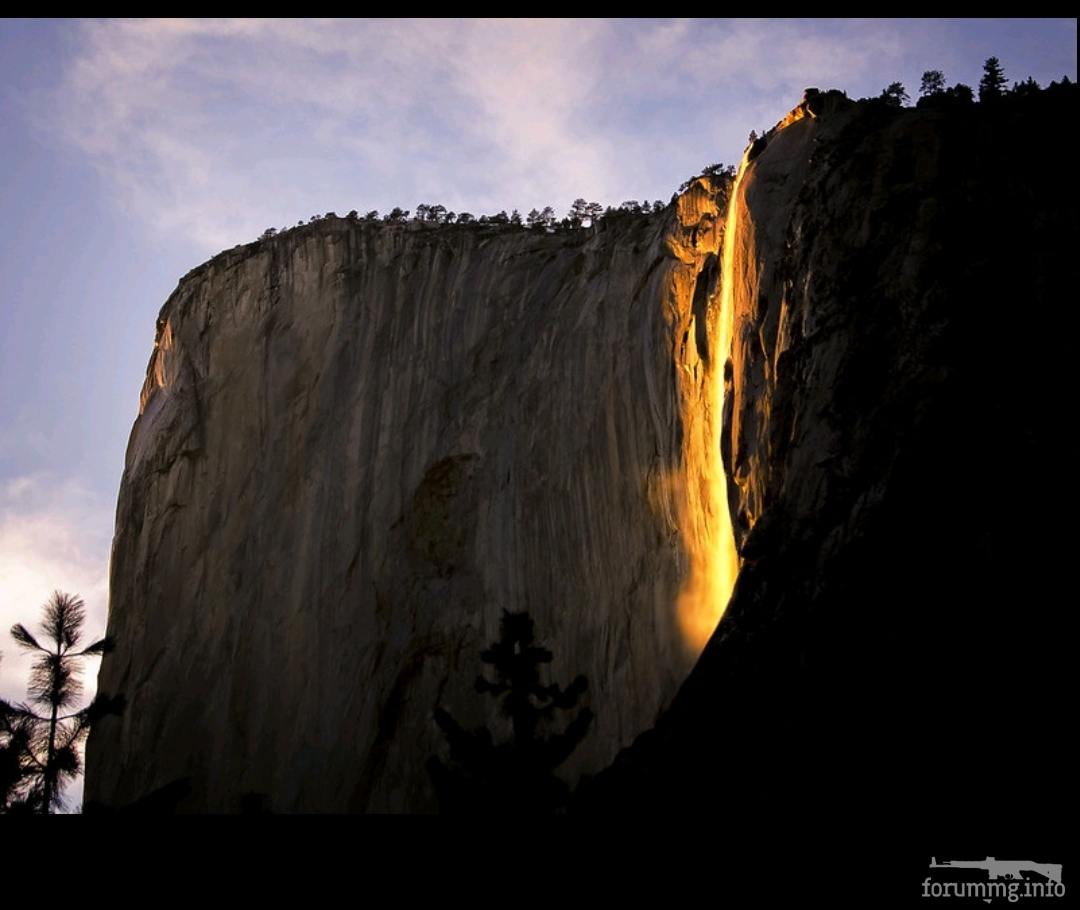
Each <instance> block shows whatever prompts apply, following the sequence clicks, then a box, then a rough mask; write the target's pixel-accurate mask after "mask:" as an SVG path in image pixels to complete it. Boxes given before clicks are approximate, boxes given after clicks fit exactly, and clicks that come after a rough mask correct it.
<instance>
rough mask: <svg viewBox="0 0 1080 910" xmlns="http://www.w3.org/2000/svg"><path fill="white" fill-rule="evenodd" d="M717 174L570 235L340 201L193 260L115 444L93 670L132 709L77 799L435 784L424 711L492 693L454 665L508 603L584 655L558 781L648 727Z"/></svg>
mask: <svg viewBox="0 0 1080 910" xmlns="http://www.w3.org/2000/svg"><path fill="white" fill-rule="evenodd" d="M727 186H728V184H727V182H725V181H722V180H717V181H713V180H711V179H708V178H703V179H699V180H698V181H696V182H695V183H694V185H693V186H692V187H691V188H690V189H689V190H688V191H687V192H685V193H684V194H682V195H681V196H680V198H679V199H678V200H677V202H676V203H674V204H672V205H670V206H668V208H667V209H666V210H665V211H664V212H663V213H661V214H656V215H653V216H651V217H640V216H638V217H630V216H627V217H613V218H609V219H605V221H604V222H603V223H602V224H600V225H598V226H597V227H596V228H588V229H581V230H577V231H573V232H559V233H545V232H536V231H526V230H521V229H502V230H496V229H494V228H483V227H476V226H468V227H466V226H440V227H436V226H433V225H429V224H424V223H420V222H412V223H408V224H404V223H402V224H384V223H367V222H363V221H358V220H355V219H339V218H329V217H328V218H327V219H325V220H323V221H321V222H318V223H316V224H312V225H309V226H305V227H303V228H299V229H295V230H292V231H289V232H287V233H285V234H282V235H279V236H277V237H274V238H272V239H268V240H264V241H262V242H260V243H258V244H253V245H249V246H248V247H244V248H240V249H237V250H234V251H230V252H226V253H224V254H222V255H220V256H218V257H216V258H215V259H213V260H212V261H210V262H208V263H207V264H205V265H203V266H201V267H199V268H197V269H195V270H194V271H193V272H191V273H190V274H189V275H187V276H186V277H185V278H184V279H183V280H182V281H181V282H180V284H179V286H178V287H177V289H176V291H175V292H174V293H173V295H172V296H171V297H170V299H169V300H168V302H167V303H166V304H165V306H164V308H163V309H162V311H161V315H160V318H159V320H158V330H157V341H156V344H155V349H154V353H153V356H152V357H151V360H150V364H149V368H148V371H147V377H146V383H145V386H144V388H143V392H142V396H141V404H140V413H139V416H138V419H137V420H136V422H135V426H134V428H133V430H132V433H131V439H130V443H129V446H128V451H127V458H126V464H125V470H124V477H123V482H122V485H121V491H120V497H119V503H118V507H117V516H116V533H115V540H114V545H113V556H112V567H111V603H110V614H109V629H108V631H109V634H110V635H111V636H113V637H114V638H115V640H116V641H117V643H118V647H117V649H116V651H115V652H114V653H113V654H111V655H109V656H108V657H107V658H106V659H105V660H104V662H103V665H102V669H101V675H100V685H101V686H102V688H103V689H105V690H107V691H110V692H123V693H125V694H126V695H127V698H128V703H129V706H128V709H127V711H126V712H125V714H124V716H123V717H122V718H120V719H116V720H112V719H109V720H106V721H104V722H102V723H101V724H100V725H99V726H97V727H95V729H94V731H93V734H92V736H91V740H90V742H89V744H88V755H87V784H86V795H87V800H88V801H98V802H100V803H103V804H106V805H123V804H127V803H130V802H132V801H133V800H135V799H137V798H139V797H141V796H143V795H145V794H147V793H150V792H153V791H155V790H157V789H158V788H160V787H162V786H165V785H167V784H169V783H171V782H173V781H176V780H179V779H189V780H190V794H189V796H188V797H187V798H186V799H185V801H184V802H183V803H182V804H181V806H180V808H181V809H182V810H184V811H219V812H220V811H226V812H228V811H236V810H237V809H238V808H239V806H240V802H241V799H242V798H243V796H244V795H245V794H264V795H265V797H266V803H265V804H266V805H268V806H269V808H270V809H271V810H273V811H377V812H382V811H427V810H433V809H435V808H436V806H435V803H434V801H433V799H434V798H433V791H432V788H431V783H430V781H429V779H428V775H427V772H426V770H425V762H426V761H427V759H428V758H429V757H430V756H432V755H434V754H436V753H437V752H438V751H439V750H440V748H442V746H443V742H442V738H441V734H440V733H439V731H438V729H437V728H436V726H435V724H434V723H433V721H432V712H433V709H434V707H435V706H436V704H440V705H442V706H443V707H445V708H447V709H448V710H449V711H450V712H451V713H452V714H453V715H454V716H455V717H457V718H459V719H460V720H462V721H463V722H466V723H473V724H480V723H483V722H486V723H489V724H491V723H498V722H499V719H498V718H496V717H492V716H489V714H490V712H491V710H492V709H491V707H490V705H489V704H488V703H489V702H490V699H481V698H480V697H479V696H478V695H477V694H476V693H475V691H474V690H473V682H474V680H475V677H476V675H477V673H478V671H479V669H480V662H479V653H480V651H481V649H482V648H484V647H486V646H487V645H488V644H489V643H490V642H491V641H493V640H494V639H495V638H497V637H498V622H499V618H500V616H501V612H502V611H503V610H504V609H506V610H512V611H518V610H528V611H529V612H530V613H531V615H532V616H533V618H534V619H535V621H536V627H537V632H538V635H539V636H540V638H541V639H542V640H543V641H544V643H545V644H546V645H547V646H548V647H550V648H551V650H552V651H553V653H554V656H555V662H554V664H553V665H552V667H551V670H552V674H553V676H554V677H555V678H560V679H568V678H572V677H573V676H575V675H576V674H578V673H584V674H585V675H586V676H587V678H588V682H589V690H588V696H587V697H588V699H589V700H590V704H591V708H592V710H593V711H594V712H595V715H596V719H595V721H594V725H593V728H592V730H591V732H590V734H589V736H588V737H587V738H586V740H585V742H584V743H583V744H582V746H581V747H580V748H579V749H578V750H577V752H576V753H575V755H574V756H573V758H572V760H571V761H570V762H568V763H567V765H566V766H565V773H566V774H567V776H568V778H569V779H576V778H577V777H578V776H579V775H580V774H582V773H585V772H594V771H597V770H599V769H600V768H602V767H603V766H604V765H605V764H607V763H609V762H610V761H611V759H612V758H613V756H614V755H615V754H616V752H617V750H618V749H619V748H622V747H623V746H626V745H628V744H629V743H630V741H631V740H632V738H633V737H634V736H636V735H637V734H638V733H640V732H641V731H642V730H644V729H646V728H647V727H648V726H650V725H651V724H652V723H653V722H654V721H655V719H656V717H657V715H658V713H659V711H660V710H661V708H662V707H663V706H664V705H665V704H666V703H667V702H668V701H669V700H670V698H671V696H672V694H673V693H674V691H675V689H676V687H677V685H678V684H679V683H680V682H681V681H682V679H683V678H684V677H685V674H686V672H687V671H688V670H689V667H690V665H691V661H692V659H693V657H694V656H696V654H695V653H694V652H693V649H692V647H688V646H687V644H686V643H685V641H684V637H683V635H682V633H681V631H680V627H679V623H678V619H677V616H676V613H675V611H676V603H677V601H678V596H679V592H680V589H681V588H682V586H683V585H684V583H685V580H686V578H687V577H688V575H689V574H691V569H690V563H691V561H692V559H693V555H694V551H695V550H702V549H703V548H704V544H699V543H698V542H697V538H698V537H699V536H701V535H705V534H706V533H707V532H706V529H704V528H703V527H701V528H699V527H698V526H699V524H700V519H699V518H698V516H697V514H696V512H695V511H694V510H692V509H690V508H688V506H687V503H688V501H689V494H688V489H690V488H694V489H699V488H700V487H701V484H702V480H701V473H702V471H703V470H704V467H703V460H704V458H705V456H704V455H703V453H702V447H703V446H705V445H706V441H707V440H708V439H709V438H710V432H711V430H710V427H711V423H710V422H711V420H712V415H711V414H708V413H706V412H705V410H704V409H703V405H702V401H703V396H704V395H705V391H704V390H705V384H706V374H707V372H708V369H709V367H710V365H709V363H708V362H707V351H706V349H707V340H708V332H709V330H710V329H709V324H710V323H711V322H714V321H715V318H714V316H713V315H711V314H710V313H709V311H708V307H709V301H710V300H711V299H712V297H713V296H714V294H715V286H716V277H717V276H716V268H715V263H716V260H717V254H718V251H719V249H720V240H721V235H722V229H723V218H722V211H723V209H724V206H725V205H726V196H725V193H726V190H727ZM714 360H715V358H714ZM719 368H720V366H719V365H717V366H716V369H719ZM717 416H718V415H717Z"/></svg>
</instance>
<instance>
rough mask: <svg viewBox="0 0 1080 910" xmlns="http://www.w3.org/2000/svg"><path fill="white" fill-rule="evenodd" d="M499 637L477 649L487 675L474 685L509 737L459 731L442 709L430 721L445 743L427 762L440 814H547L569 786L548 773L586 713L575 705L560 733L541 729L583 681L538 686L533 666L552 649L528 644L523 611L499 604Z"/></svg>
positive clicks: (572, 743)
mask: <svg viewBox="0 0 1080 910" xmlns="http://www.w3.org/2000/svg"><path fill="white" fill-rule="evenodd" d="M499 632H500V636H499V640H498V641H496V642H494V643H493V644H492V645H491V646H490V647H489V648H487V649H486V650H484V651H483V652H481V654H480V659H481V660H482V661H483V662H484V663H485V664H488V665H490V667H491V669H492V670H493V671H494V677H495V678H494V680H490V679H488V678H487V677H486V676H484V675H483V674H481V675H480V676H479V677H477V680H476V690H477V691H478V692H482V693H487V694H488V695H491V696H493V697H494V698H497V699H501V700H502V704H501V706H500V707H501V711H502V713H503V715H505V716H506V717H507V718H509V720H510V725H511V730H512V735H511V737H510V739H509V740H508V741H506V742H503V743H498V744H496V743H495V741H494V738H493V737H492V734H491V731H490V730H488V729H487V728H486V727H479V728H477V729H475V730H472V731H470V730H466V729H464V728H463V727H462V726H461V725H460V724H459V723H458V722H457V721H456V720H454V718H453V717H452V716H451V715H450V714H449V713H448V712H447V711H445V710H444V709H443V708H441V707H436V708H435V722H436V724H438V726H439V728H440V729H441V730H442V732H443V733H444V734H445V736H446V740H447V743H448V744H449V747H450V755H449V763H447V764H444V763H443V762H442V761H441V760H440V759H438V758H434V757H433V758H432V759H431V760H430V762H429V765H428V767H429V770H430V772H431V776H432V779H433V781H434V784H435V789H436V793H437V795H438V797H439V804H440V806H441V807H442V809H443V811H447V812H501V813H551V812H558V811H559V810H560V809H562V808H563V807H564V806H565V804H566V800H567V797H568V795H569V790H568V788H567V786H566V784H564V783H563V782H562V781H561V780H559V779H558V778H557V777H556V776H555V774H554V771H555V769H556V768H557V767H558V766H559V765H561V764H562V763H563V762H564V761H566V759H567V758H569V756H570V754H571V753H572V752H573V751H574V749H575V748H577V745H578V744H579V743H580V742H581V740H582V739H583V738H584V736H585V734H586V732H588V728H589V724H590V723H591V722H592V718H593V714H592V711H591V710H590V709H589V708H587V707H584V708H581V709H580V710H579V711H578V713H577V714H576V716H575V717H574V718H573V719H572V720H570V722H569V723H568V724H567V726H566V728H565V730H563V731H562V732H561V733H548V734H546V735H545V734H544V733H543V732H542V730H541V727H542V726H545V725H547V724H548V723H549V722H551V721H552V720H553V718H554V715H555V712H556V711H557V710H559V711H570V710H573V709H574V707H575V706H576V705H577V702H578V699H579V698H580V697H581V695H582V693H584V691H585V689H586V687H587V685H588V683H587V681H586V679H585V677H584V676H578V677H577V678H576V679H575V680H574V681H573V682H572V683H570V685H569V686H567V687H566V688H565V689H563V688H561V687H560V686H559V685H557V684H555V683H551V684H547V685H545V684H544V683H543V682H541V679H540V668H541V665H543V664H548V663H551V660H552V654H551V651H549V650H548V649H547V648H544V647H541V646H540V645H538V644H536V642H535V638H534V632H533V621H532V618H531V617H530V616H529V614H528V613H511V612H509V611H506V610H504V611H503V616H502V620H501V622H500V624H499Z"/></svg>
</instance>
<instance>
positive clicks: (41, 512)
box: [0, 19, 1077, 802]
mask: <svg viewBox="0 0 1080 910" xmlns="http://www.w3.org/2000/svg"><path fill="white" fill-rule="evenodd" d="M991 55H995V56H997V57H998V58H999V59H1000V60H1001V62H1002V64H1003V66H1004V69H1005V73H1006V75H1007V76H1008V77H1009V79H1010V81H1016V80H1021V79H1025V78H1027V77H1029V76H1031V77H1033V78H1035V79H1036V80H1037V81H1038V82H1039V83H1040V84H1042V85H1045V84H1046V83H1048V82H1049V81H1051V80H1053V79H1060V78H1061V77H1062V76H1063V75H1068V77H1069V78H1070V79H1073V80H1075V79H1076V76H1077V73H1076V20H1075V19H1053V20H1051V19H1041V20H1037V19H1032V20H1016V19H1013V20H1005V19H982V20H974V19H965V20H916V19H902V20H887V19H873V20H822V19H809V20H794V19H774V20H750V19H737V20H719V19H712V20H700V19H699V20H689V19H679V20H659V19H658V20H647V19H633V20H612V19H595V20H585V19H579V20H558V19H555V20H539V21H530V20H499V21H485V20H432V19H423V20H345V21H331V20H281V19H275V20H250V19H247V20H226V19H217V20H179V19H170V20H139V21H129V20H104V21H99V20H95V21H84V20H41V21H37V20H18V19H4V20H0V211H2V213H3V218H2V219H0V652H2V653H3V659H2V662H0V697H4V698H7V699H14V700H21V699H22V698H23V697H24V685H25V680H26V672H27V668H28V662H27V661H26V659H25V658H24V657H23V656H22V655H20V654H19V652H18V651H17V649H16V648H15V646H14V643H13V642H11V640H10V638H9V637H8V636H7V634H6V630H7V629H8V628H10V626H11V625H12V624H13V623H15V622H23V623H24V624H26V625H28V626H31V628H36V624H37V622H38V619H39V617H40V607H41V605H42V604H43V603H44V602H45V601H46V600H47V598H48V596H49V594H50V593H51V592H52V591H53V590H54V589H60V590H64V591H69V592H73V593H79V594H81V595H82V597H83V598H84V600H85V601H86V603H87V607H88V612H89V621H88V624H87V636H88V640H89V639H90V638H93V637H97V636H98V635H100V634H102V633H103V632H104V628H105V618H106V609H107V606H106V605H107V599H108V584H107V576H108V558H109V546H110V541H111V537H112V530H113V518H114V511H115V503H116V495H117V491H118V488H119V484H120V478H121V475H122V472H123V463H124V449H125V446H126V442H127V436H128V433H129V431H130V429H131V424H132V422H133V421H134V419H135V416H136V413H137V409H138V396H139V390H140V388H141V385H142V379H143V375H144V373H145V369H146V364H147V360H148V359H149V356H150V351H151V348H152V345H153V337H154V325H155V320H156V317H157V313H158V310H159V309H160V307H161V305H162V304H163V303H164V302H165V299H166V298H167V297H168V295H169V294H170V293H171V291H172V290H173V288H174V287H175V286H176V283H177V281H178V279H179V278H180V277H181V276H182V275H183V274H184V273H185V272H187V271H188V270H190V269H191V268H193V267H195V266H196V265H198V264H199V263H201V262H203V261H205V260H206V259H208V258H209V257H210V256H212V255H214V254H215V253H217V252H219V251H221V250H223V249H226V248H229V247H232V246H234V245H236V244H238V243H246V242H249V241H251V240H254V239H255V238H256V237H257V236H258V235H259V234H261V233H262V231H263V230H264V229H265V228H268V227H278V228H281V227H285V226H287V225H292V224H296V222H297V221H299V220H301V219H303V220H307V219H308V218H309V217H310V216H311V215H314V214H322V213H325V212H328V211H334V212H337V213H338V214H342V215H343V214H345V213H346V212H348V211H349V210H350V209H357V210H359V211H360V212H365V211H367V210H369V209H378V210H380V211H382V212H385V211H388V210H389V209H390V208H392V207H393V206H395V205H399V206H401V207H403V208H410V209H414V208H415V207H416V205H417V203H419V202H433V203H441V204H443V205H445V206H447V208H449V209H451V210H453V211H457V212H461V211H470V212H472V213H473V214H475V215H479V214H484V213H493V212H497V211H499V210H502V209H505V210H507V211H509V210H511V209H513V208H518V209H520V210H521V211H522V212H526V211H528V210H529V209H531V208H533V207H536V208H543V207H544V206H545V205H552V206H553V207H554V208H555V209H556V210H557V211H558V212H559V213H560V214H562V213H564V212H565V210H566V209H567V208H568V207H569V204H570V202H571V201H572V200H573V199H574V198H576V197H578V196H584V197H586V198H587V199H590V200H596V201H598V202H601V203H603V204H604V205H608V204H613V205H618V204H619V203H620V202H623V201H624V200H628V199H639V200H643V199H662V200H665V201H666V200H667V199H669V198H670V196H671V194H672V192H673V190H674V189H675V187H677V186H678V185H679V183H681V182H682V181H683V180H684V179H685V178H686V177H688V176H690V175H692V174H695V173H697V172H699V171H700V169H701V168H702V167H703V166H704V165H706V164H709V163H713V162H717V161H721V162H725V163H733V162H737V161H738V159H739V158H740V156H741V154H742V150H743V147H744V145H745V142H746V137H747V134H748V133H749V131H750V130H751V129H756V130H757V131H758V132H761V131H762V130H763V129H765V128H767V127H770V126H772V125H773V124H774V123H775V122H776V121H777V120H779V119H780V118H781V117H782V116H783V115H784V114H785V113H786V112H787V111H788V110H789V109H790V108H791V107H793V106H794V105H795V104H796V103H797V102H798V101H799V99H800V97H801V95H802V91H803V89H804V88H805V87H807V86H817V87H819V88H822V89H826V88H841V89H844V90H845V91H847V92H848V94H849V95H850V96H851V97H861V96H866V95H876V94H878V93H880V91H881V89H882V88H883V87H884V86H885V85H887V84H888V83H891V82H893V81H896V80H899V81H901V82H903V83H904V84H905V85H906V86H907V89H908V92H909V93H910V94H911V95H912V96H914V95H916V94H917V88H918V85H919V78H920V75H921V73H922V72H923V71H924V70H927V69H940V70H943V71H944V73H945V76H946V80H947V81H948V83H949V84H952V83H954V82H965V83H967V84H969V85H972V86H977V85H978V81H979V76H980V73H981V68H982V62H983V61H984V60H985V59H986V58H987V57H989V56H991ZM151 609H152V606H151ZM88 669H89V670H90V671H91V672H90V673H88V677H89V678H88V679H87V682H88V684H89V685H88V687H87V688H88V690H92V688H93V679H92V677H93V675H94V673H96V666H94V667H90V668H88ZM74 800H75V802H77V801H78V793H75V794H74Z"/></svg>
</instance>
